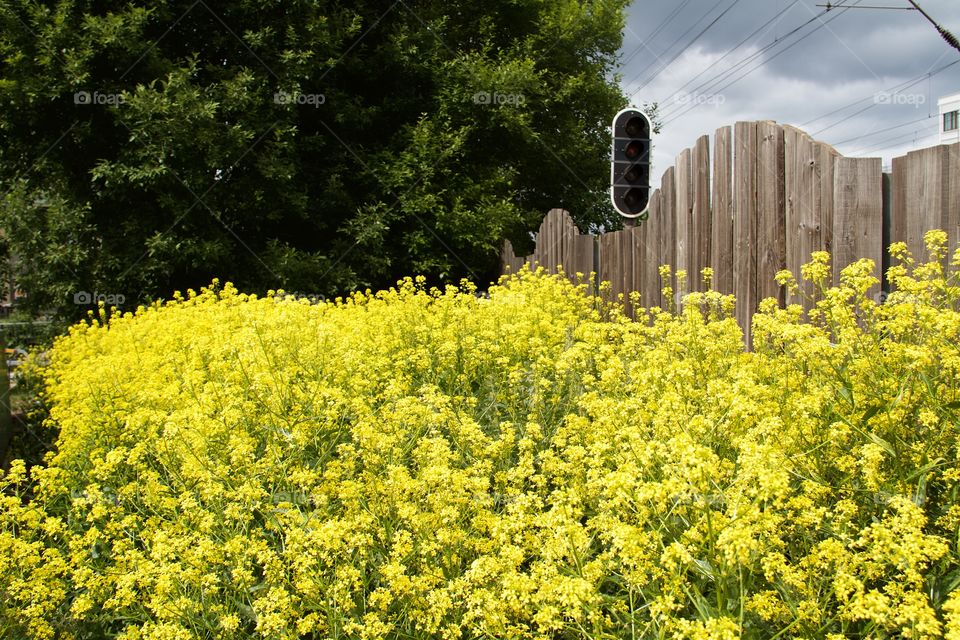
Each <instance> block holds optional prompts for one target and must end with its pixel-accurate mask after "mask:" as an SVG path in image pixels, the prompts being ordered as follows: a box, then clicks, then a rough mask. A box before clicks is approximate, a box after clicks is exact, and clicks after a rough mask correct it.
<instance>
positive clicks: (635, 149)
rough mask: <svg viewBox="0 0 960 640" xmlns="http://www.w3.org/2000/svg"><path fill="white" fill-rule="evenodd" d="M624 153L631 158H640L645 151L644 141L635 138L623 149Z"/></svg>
mask: <svg viewBox="0 0 960 640" xmlns="http://www.w3.org/2000/svg"><path fill="white" fill-rule="evenodd" d="M623 153H624V155H626V156H627V157H628V158H630V159H631V160H632V159H634V158H639V157H640V155H641V154H642V153H643V143H642V142H639V141H637V140H633V141H631V142H630V144H628V145H627V147H626V148H625V149H624V150H623Z"/></svg>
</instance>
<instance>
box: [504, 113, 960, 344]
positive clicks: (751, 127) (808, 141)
mask: <svg viewBox="0 0 960 640" xmlns="http://www.w3.org/2000/svg"><path fill="white" fill-rule="evenodd" d="M660 185H661V186H660V188H659V189H657V190H656V191H654V192H653V194H652V195H651V198H650V218H649V220H647V221H646V222H644V223H642V224H640V225H638V226H636V227H629V228H625V229H624V230H622V231H614V232H610V233H605V234H602V235H600V236H589V235H581V234H580V233H579V231H578V230H577V228H576V226H575V225H574V224H573V221H572V219H571V218H570V215H569V214H568V213H567V212H566V211H563V210H560V209H553V210H551V211H550V212H549V213H548V214H547V216H546V218H545V219H544V221H543V224H542V225H541V226H540V231H539V233H538V234H537V239H536V241H537V244H536V249H535V251H534V253H533V254H532V255H530V256H526V257H517V256H516V255H515V254H514V251H513V247H512V246H511V245H510V243H509V242H506V243H505V245H504V249H503V253H502V266H503V269H504V271H505V272H508V271H514V272H515V271H517V270H519V269H521V268H523V266H524V265H525V264H526V265H533V264H539V265H541V266H543V267H544V268H547V269H550V270H551V271H554V272H555V271H556V268H557V267H558V266H560V267H562V268H563V270H564V272H565V273H567V274H570V275H571V276H572V275H573V274H575V273H577V272H580V273H583V274H589V273H591V272H595V273H597V274H598V278H599V280H600V281H609V282H610V283H611V294H612V295H613V296H616V295H618V294H621V293H624V294H626V293H629V292H632V291H636V292H639V294H640V303H641V304H642V305H643V306H645V307H653V306H660V307H664V306H665V303H666V301H664V300H663V296H662V293H661V289H662V287H663V284H664V283H662V282H661V281H660V277H659V272H658V267H659V266H660V265H670V266H671V267H672V268H673V269H674V271H676V270H678V269H682V270H685V271H686V272H687V274H688V283H687V285H686V287H685V289H686V290H685V291H677V288H676V282H675V281H674V282H672V283H671V285H672V286H673V287H674V290H675V291H677V294H678V296H680V295H683V294H684V293H686V291H692V290H698V289H701V288H702V282H701V280H700V272H701V270H702V269H703V268H705V267H711V268H712V269H713V273H714V277H713V288H714V289H716V290H718V291H721V292H723V293H732V294H734V295H735V296H736V299H737V320H738V321H739V323H740V325H741V326H742V327H743V328H744V331H745V334H746V338H747V341H748V343H749V339H750V337H749V330H750V319H751V317H752V315H753V313H754V312H755V311H756V309H757V306H758V304H759V301H760V300H762V299H764V298H767V297H773V298H776V299H777V300H778V301H779V302H781V303H786V302H801V303H803V304H805V306H807V307H808V308H809V305H810V303H809V302H808V300H809V299H810V298H812V297H813V291H812V289H810V285H807V288H806V290H805V291H804V293H805V294H806V296H801V297H799V299H796V300H788V299H787V292H786V291H785V289H784V288H783V287H780V286H779V285H777V283H776V281H775V279H774V276H775V274H776V273H777V272H778V271H779V270H781V269H783V268H787V269H790V270H791V271H792V272H793V273H794V274H795V275H796V276H797V278H798V280H799V277H800V266H801V265H802V264H804V263H806V262H808V261H809V260H810V254H811V253H812V252H813V251H820V250H823V251H829V252H830V254H831V262H832V265H833V278H834V281H835V282H836V281H838V279H839V273H840V270H841V269H842V268H843V267H845V266H847V265H848V264H850V263H851V262H854V261H855V260H857V259H859V258H870V259H872V260H873V261H874V263H875V264H876V265H877V275H878V276H879V275H880V272H881V269H882V271H883V273H885V272H886V269H887V267H888V266H889V265H888V260H889V256H888V254H887V251H886V248H887V247H888V246H889V245H890V244H891V243H893V242H898V241H903V242H906V243H907V246H908V247H909V248H910V250H911V252H912V253H913V254H914V255H915V256H921V257H924V258H925V257H926V252H925V249H924V246H923V234H924V233H925V232H926V231H928V230H930V229H943V230H944V231H946V232H947V234H948V237H949V239H950V240H949V243H950V244H949V249H950V252H949V254H948V255H952V253H953V251H954V250H955V249H956V248H957V243H958V238H960V143H957V144H953V145H940V146H936V147H930V148H927V149H922V150H919V151H912V152H910V153H908V154H907V155H906V156H902V157H899V158H895V159H894V160H893V166H892V173H890V174H884V173H882V171H881V164H880V159H879V158H847V157H844V156H842V155H840V154H839V153H837V151H836V150H835V149H833V147H831V146H830V145H828V144H825V143H823V142H817V141H815V140H813V139H812V138H811V137H810V136H809V135H807V134H806V133H804V132H803V131H801V130H799V129H797V128H795V127H791V126H788V125H778V124H776V123H775V122H771V121H761V122H738V123H736V124H735V125H734V126H732V127H729V126H728V127H722V128H720V129H718V130H717V131H716V133H715V134H714V144H713V155H712V161H711V149H710V138H709V137H708V136H702V137H701V138H700V139H698V140H697V141H696V144H695V145H694V146H693V147H692V148H691V149H685V150H684V151H683V152H681V153H680V155H679V156H677V159H676V163H675V164H674V166H672V167H670V168H668V169H667V170H666V171H665V172H664V173H663V177H662V178H661V181H660ZM872 293H873V294H879V287H878V288H877V290H876V291H874V292H872ZM628 310H629V309H628Z"/></svg>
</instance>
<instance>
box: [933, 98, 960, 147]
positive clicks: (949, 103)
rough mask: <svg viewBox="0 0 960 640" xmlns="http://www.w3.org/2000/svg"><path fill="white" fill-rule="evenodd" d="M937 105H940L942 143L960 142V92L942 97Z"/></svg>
mask: <svg viewBox="0 0 960 640" xmlns="http://www.w3.org/2000/svg"><path fill="white" fill-rule="evenodd" d="M937 105H938V106H939V107H940V144H949V143H951V142H960V122H958V120H960V117H958V116H960V93H955V94H953V95H952V96H944V97H942V98H940V99H939V100H938V101H937Z"/></svg>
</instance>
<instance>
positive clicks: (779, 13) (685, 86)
mask: <svg viewBox="0 0 960 640" xmlns="http://www.w3.org/2000/svg"><path fill="white" fill-rule="evenodd" d="M798 2H800V0H793V3H792V4H791V5H790V6H789V7H787V8H786V9H784V10H783V11H777V13H775V14H774V16H773V17H772V18H770V19H769V20H767V21H766V22H764V23H763V24H762V25H760V27H758V28H757V29H755V30H754V31H753V33H751V34H750V35H748V36H747V37H746V38H744V39H743V40H741V41H740V42H738V43H737V44H736V46H734V47H733V48H732V49H728V50H727V52H726V53H725V54H723V55H722V56H720V57H719V58H717V59H716V60H714V61H713V62H712V63H711V64H710V66H708V67H706V68H705V69H703V70H702V71H701V72H700V73H698V74H697V75H695V76H693V77H692V78H690V79H689V80H687V81H686V82H685V83H684V84H683V86H681V87H680V88H679V89H677V90H676V91H675V92H674V95H679V94H680V92H681V91H683V90H684V89H686V88H687V87H688V86H690V84H691V83H692V82H694V81H695V80H696V79H697V78H699V77H700V76H702V75H703V74H705V73H707V72H708V71H710V69H713V68H714V67H715V66H717V65H718V64H720V63H721V62H723V61H724V60H726V59H727V56H729V55H730V54H731V53H733V52H734V51H736V50H737V49H739V48H740V47H742V46H743V45H744V43H745V42H746V41H747V40H749V39H750V38H752V37H754V36H755V35H757V34H758V33H760V32H761V31H763V30H764V29H766V28H767V27H769V26H770V24H771V23H773V22H774V21H775V20H777V19H778V18H780V17H781V16H782V15H783V14H784V13H785V12H786V11H789V10H790V9H792V8H793V6H794V5H795V4H797V3H798ZM659 102H660V103H662V102H665V101H664V100H660V101H659Z"/></svg>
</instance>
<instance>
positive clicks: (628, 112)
mask: <svg viewBox="0 0 960 640" xmlns="http://www.w3.org/2000/svg"><path fill="white" fill-rule="evenodd" d="M650 131H651V129H650V120H649V118H647V116H646V115H645V114H644V113H643V112H642V111H638V110H636V109H632V108H628V109H624V110H622V111H621V112H620V113H618V114H617V115H616V116H615V117H614V118H613V158H612V161H611V169H610V197H611V199H612V200H613V208H614V209H616V210H617V212H618V213H619V214H620V215H621V216H623V217H625V218H631V219H633V218H640V219H641V220H646V219H647V204H648V203H649V202H650Z"/></svg>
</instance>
